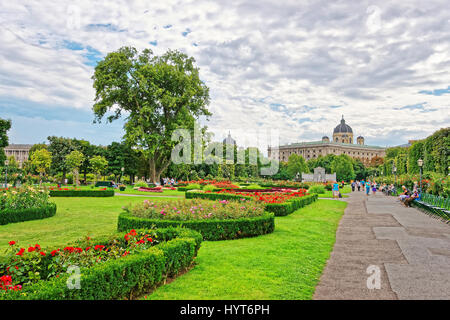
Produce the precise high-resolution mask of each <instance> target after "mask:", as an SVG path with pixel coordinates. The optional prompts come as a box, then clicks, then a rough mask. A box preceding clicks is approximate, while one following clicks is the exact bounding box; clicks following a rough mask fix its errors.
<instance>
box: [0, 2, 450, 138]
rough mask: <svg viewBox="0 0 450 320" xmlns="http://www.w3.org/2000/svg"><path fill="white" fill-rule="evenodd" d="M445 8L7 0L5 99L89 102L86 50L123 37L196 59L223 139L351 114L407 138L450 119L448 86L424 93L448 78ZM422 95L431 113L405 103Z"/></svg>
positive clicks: (2, 18) (291, 130)
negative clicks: (245, 130) (239, 130)
mask: <svg viewBox="0 0 450 320" xmlns="http://www.w3.org/2000/svg"><path fill="white" fill-rule="evenodd" d="M447 5H448V4H447V3H446V1H444V0H442V1H430V2H427V4H426V5H423V3H421V2H419V1H411V0H410V1H402V2H401V3H399V2H389V1H363V2H358V3H355V2H354V1H341V2H334V3H330V2H329V1H309V2H302V3H301V4H300V3H299V2H298V1H294V0H292V1H282V2H280V1H269V0H264V1H259V2H255V1H250V0H247V1H244V0H233V1H226V2H225V1H223V2H211V1H207V0H196V1H178V0H171V1H152V2H148V1H125V0H117V1H94V2H93V1H88V0H82V1H77V2H76V3H74V2H72V1H58V3H57V4H55V3H54V2H53V1H49V0H44V1H39V2H37V1H32V0H29V1H21V3H20V4H19V3H16V2H6V1H3V2H2V3H1V5H0V9H1V10H0V27H1V28H0V37H1V38H2V50H1V51H0V61H2V63H1V65H0V97H3V96H8V97H16V98H18V99H19V98H20V99H29V100H31V101H36V102H40V103H42V102H45V103H48V104H49V105H58V106H62V107H63V106H70V107H77V108H83V109H90V108H91V107H92V100H93V97H94V91H93V89H92V80H91V79H90V77H91V76H92V73H93V67H92V66H89V65H86V54H87V53H88V52H87V50H88V49H87V48H89V47H90V48H93V49H95V50H98V51H99V52H100V53H101V54H103V55H104V54H106V53H107V52H110V51H112V50H116V49H118V48H119V47H121V46H123V45H131V46H135V47H137V48H138V49H143V48H146V47H150V48H152V50H154V51H155V53H156V54H161V53H163V52H164V51H166V50H167V49H169V48H171V49H180V50H183V51H184V52H186V53H187V54H189V55H192V56H194V57H195V58H196V60H197V63H198V65H199V66H200V69H201V76H202V79H204V81H205V82H206V84H207V85H208V86H209V87H210V89H211V90H210V92H211V96H212V100H211V111H212V112H213V113H214V115H213V117H212V118H211V121H210V122H209V123H208V126H209V127H210V129H211V130H213V131H214V132H216V137H217V138H221V137H222V136H223V135H224V134H225V133H226V132H228V129H231V130H232V129H233V128H236V130H237V128H242V127H245V128H248V130H249V131H251V130H253V131H255V130H257V129H261V128H267V127H276V128H278V129H279V130H280V135H281V140H282V142H295V141H298V140H310V139H320V137H321V136H322V135H324V134H326V135H331V134H332V129H333V128H334V126H335V125H336V124H337V123H338V122H339V120H340V117H341V114H344V115H345V118H346V120H347V122H348V123H349V124H350V125H351V126H352V127H353V129H354V131H355V133H356V134H358V135H359V134H361V135H364V136H365V137H366V141H367V142H368V143H372V144H377V143H385V144H386V141H392V142H391V144H392V145H395V144H400V143H404V142H405V141H404V140H406V139H408V138H417V137H419V138H420V137H424V136H426V135H428V134H430V133H432V132H433V131H435V130H436V129H439V128H440V127H444V126H448V125H449V123H450V121H449V120H450V116H449V108H450V94H443V95H441V96H432V95H423V94H419V91H421V90H434V89H439V88H447V87H448V86H449V85H450V83H449V82H448V81H449V79H450V77H449V75H450V32H449V31H448V30H450V22H449V21H450V11H449V10H447ZM167 25H171V27H170V28H164V26H167ZM188 29H189V30H190V32H189V33H187V34H185V35H183V32H185V31H186V30H188ZM152 41H157V46H156V47H155V46H151V45H150V44H149V42H152ZM66 42H70V43H74V44H79V45H81V46H82V48H83V50H69V49H67V48H64V43H66ZM194 43H195V44H197V46H195V45H194ZM423 102H426V105H425V110H409V109H400V108H401V107H403V106H407V105H415V104H418V103H423ZM270 104H282V105H283V106H284V107H283V108H282V109H281V110H277V109H276V108H270ZM304 106H308V107H309V108H305V107H304ZM330 106H341V107H339V108H330ZM68 118H70V115H68ZM308 119H309V120H308ZM411 130H412V131H411ZM219 132H222V135H220V134H219ZM243 134H244V133H240V135H243ZM389 137H393V138H392V140H389ZM235 138H237V140H239V137H235Z"/></svg>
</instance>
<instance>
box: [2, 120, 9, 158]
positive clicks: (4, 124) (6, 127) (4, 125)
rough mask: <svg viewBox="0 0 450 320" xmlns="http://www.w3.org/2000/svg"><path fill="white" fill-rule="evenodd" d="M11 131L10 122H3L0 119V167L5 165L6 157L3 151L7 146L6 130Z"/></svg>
mask: <svg viewBox="0 0 450 320" xmlns="http://www.w3.org/2000/svg"><path fill="white" fill-rule="evenodd" d="M9 129H11V120H3V119H1V118H0V166H4V165H5V160H6V155H5V151H4V150H3V149H4V148H5V147H6V146H8V143H9V142H8V134H7V133H8V130H9Z"/></svg>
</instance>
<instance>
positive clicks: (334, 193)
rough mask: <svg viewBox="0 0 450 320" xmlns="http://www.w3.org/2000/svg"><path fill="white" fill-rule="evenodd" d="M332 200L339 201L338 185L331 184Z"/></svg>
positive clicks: (335, 183)
mask: <svg viewBox="0 0 450 320" xmlns="http://www.w3.org/2000/svg"><path fill="white" fill-rule="evenodd" d="M333 199H339V183H337V181H335V182H334V183H333Z"/></svg>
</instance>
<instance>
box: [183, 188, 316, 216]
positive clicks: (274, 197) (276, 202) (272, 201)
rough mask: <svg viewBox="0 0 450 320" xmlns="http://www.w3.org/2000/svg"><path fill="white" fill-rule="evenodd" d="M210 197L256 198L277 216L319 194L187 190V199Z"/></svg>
mask: <svg viewBox="0 0 450 320" xmlns="http://www.w3.org/2000/svg"><path fill="white" fill-rule="evenodd" d="M194 198H201V199H209V200H236V201H242V200H244V199H245V200H248V199H254V200H256V201H259V202H262V203H264V204H265V210H266V211H269V212H273V213H274V214H275V216H285V215H288V214H290V213H292V212H294V211H295V210H297V209H299V208H302V207H304V206H306V205H308V204H310V203H312V202H314V201H316V200H317V198H318V195H317V194H312V195H307V194H306V193H305V192H304V190H303V191H298V192H286V193H282V192H276V193H260V192H254V193H250V192H247V193H245V192H232V191H223V192H201V191H189V192H186V199H194Z"/></svg>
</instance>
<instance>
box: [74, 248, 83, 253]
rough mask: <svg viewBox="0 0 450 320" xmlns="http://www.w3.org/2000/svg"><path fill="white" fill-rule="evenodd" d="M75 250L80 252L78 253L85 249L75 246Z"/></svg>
mask: <svg viewBox="0 0 450 320" xmlns="http://www.w3.org/2000/svg"><path fill="white" fill-rule="evenodd" d="M74 250H75V252H78V253H81V252H83V249H81V248H75V249H74Z"/></svg>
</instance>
